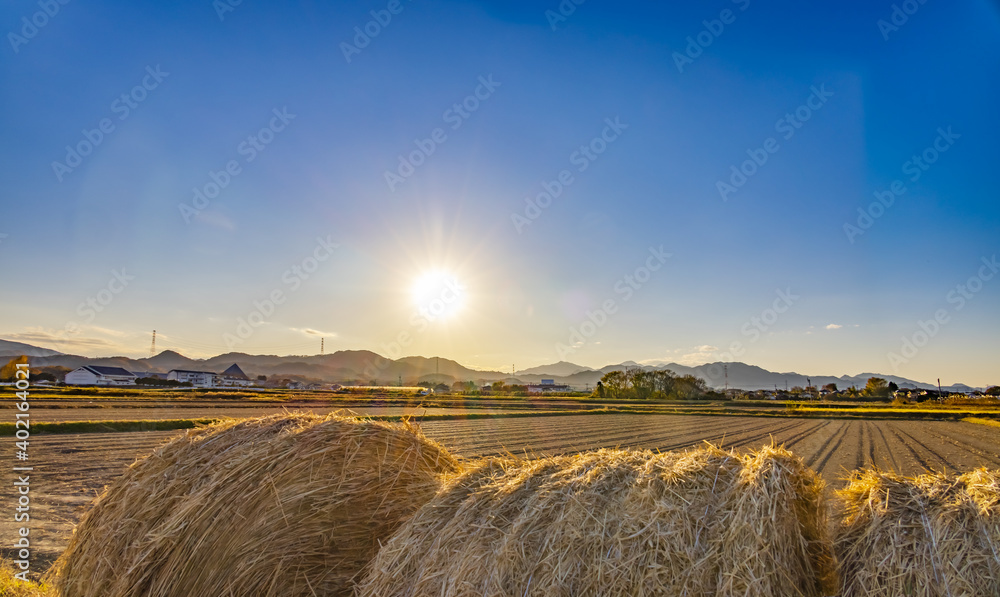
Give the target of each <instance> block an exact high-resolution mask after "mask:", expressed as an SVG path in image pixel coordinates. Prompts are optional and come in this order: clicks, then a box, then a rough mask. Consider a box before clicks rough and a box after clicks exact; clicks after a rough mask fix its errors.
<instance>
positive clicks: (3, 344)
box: [0, 340, 976, 392]
mask: <svg viewBox="0 0 1000 597" xmlns="http://www.w3.org/2000/svg"><path fill="white" fill-rule="evenodd" d="M20 355H27V356H29V357H31V358H30V361H31V364H32V366H35V367H47V366H61V367H68V368H70V369H75V368H77V367H79V366H81V365H88V364H90V365H105V366H113V367H122V368H124V369H127V370H129V371H132V372H134V373H142V372H153V373H166V372H168V371H170V370H171V369H188V370H194V371H215V372H219V371H223V370H224V369H226V368H227V367H229V366H230V365H232V364H233V363H236V364H237V365H239V366H240V368H241V369H242V370H243V371H245V372H246V374H247V375H249V376H250V377H251V378H254V377H256V376H258V375H267V376H271V375H284V376H289V377H296V378H302V379H312V380H318V381H325V382H339V383H343V382H349V383H368V382H370V381H372V380H375V381H377V382H378V383H380V384H392V385H395V384H396V383H399V382H402V383H403V384H406V385H409V384H414V383H417V382H421V381H433V382H438V381H440V382H444V383H451V382H453V381H489V382H492V381H496V380H504V382H506V383H538V382H540V381H541V380H542V379H552V380H554V381H555V382H556V383H561V384H566V385H569V386H572V387H574V388H579V389H584V388H587V387H590V388H593V387H594V386H595V385H596V384H597V382H598V381H599V380H600V379H601V377H602V376H603V375H604V374H605V373H607V372H609V371H614V370H624V369H626V368H630V369H631V368H642V369H645V370H649V371H651V370H657V369H668V370H670V371H672V372H673V373H675V374H677V375H694V376H696V377H700V378H702V379H704V380H706V381H707V382H708V384H709V386H711V387H714V388H720V389H721V388H723V387H725V386H726V385H727V383H728V386H729V387H730V388H740V389H744V390H766V389H775V388H778V389H785V388H786V387H788V388H791V387H794V386H803V387H804V386H806V385H807V384H808V383H810V382H811V383H812V385H814V386H817V387H820V386H823V385H825V384H828V383H835V384H837V387H838V388H840V389H845V388H847V387H850V386H852V385H854V386H857V387H859V388H860V387H864V385H865V382H866V381H867V380H868V378H869V377H882V378H884V379H886V380H889V381H893V382H895V383H896V384H897V385H899V387H901V388H927V389H933V388H935V387H936V386H935V385H934V384H932V383H925V382H918V381H914V380H911V379H906V378H903V377H899V376H895V375H888V374H884V373H859V374H857V375H842V376H831V375H805V374H800V373H795V372H788V373H781V372H774V371H768V370H766V369H763V368H761V367H757V366H754V365H747V364H745V363H738V362H736V363H721V362H720V363H706V364H704V365H698V366H696V367H690V366H685V365H679V364H677V363H659V364H655V365H640V364H639V363H636V362H634V361H625V362H623V363H618V364H614V365H607V366H605V367H602V368H600V369H592V368H590V367H584V366H582V365H577V364H575V363H568V362H565V361H560V362H558V363H553V364H551V365H541V366H538V367H531V368H528V369H523V370H520V371H517V372H515V374H514V376H513V377H512V376H511V375H510V373H509V372H502V371H480V370H476V369H470V368H468V367H465V366H464V365H462V364H460V363H458V362H456V361H453V360H450V359H444V358H438V357H430V358H428V357H420V356H411V357H404V358H401V359H396V360H389V359H386V358H384V357H382V356H381V355H378V354H376V353H374V352H371V351H367V350H342V351H337V352H335V353H333V354H326V355H311V356H275V355H250V354H245V353H240V352H232V353H226V354H221V355H218V356H215V357H212V358H210V359H191V358H188V357H186V356H184V355H182V354H180V353H177V352H174V351H172V350H165V351H163V352H161V353H160V354H158V355H156V356H153V357H151V358H147V359H131V358H128V357H105V358H91V357H85V356H80V355H68V354H62V353H59V352H57V351H54V350H49V349H46V348H40V347H37V346H31V345H29V344H23V343H20V342H10V341H7V340H0V360H2V359H4V358H13V357H15V356H20ZM944 389H946V390H949V391H952V392H970V391H972V390H974V389H976V388H971V387H969V386H967V385H964V384H954V385H951V386H945V387H944Z"/></svg>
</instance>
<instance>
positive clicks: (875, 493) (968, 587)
mask: <svg viewBox="0 0 1000 597" xmlns="http://www.w3.org/2000/svg"><path fill="white" fill-rule="evenodd" d="M837 493H838V496H839V497H840V498H841V500H843V502H844V509H845V517H844V520H843V521H842V523H841V525H840V527H839V529H838V532H837V539H836V552H837V555H838V558H839V560H840V566H841V570H840V576H841V583H842V586H843V597H869V596H875V595H879V596H881V595H906V596H912V597H938V596H941V597H973V596H976V597H978V596H980V595H984V596H985V595H1000V555H998V554H1000V508H998V506H1000V471H988V470H986V469H978V470H975V471H972V472H970V473H966V474H964V475H961V476H957V477H956V476H953V475H952V476H949V475H945V474H940V473H933V474H926V475H921V476H919V477H903V476H900V475H897V474H894V473H889V472H883V471H879V470H876V469H866V470H863V471H858V472H856V473H855V474H854V476H853V478H852V479H851V482H850V484H849V485H848V486H847V487H846V488H845V489H843V490H841V491H839V492H837Z"/></svg>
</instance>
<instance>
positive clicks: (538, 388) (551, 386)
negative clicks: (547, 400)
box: [528, 379, 570, 394]
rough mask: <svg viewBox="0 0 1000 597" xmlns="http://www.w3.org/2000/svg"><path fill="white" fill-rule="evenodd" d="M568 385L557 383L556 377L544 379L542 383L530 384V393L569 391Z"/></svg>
mask: <svg viewBox="0 0 1000 597" xmlns="http://www.w3.org/2000/svg"><path fill="white" fill-rule="evenodd" d="M569 391H570V388H569V386H566V385H561V384H557V383H556V382H555V380H554V379H543V380H542V383H540V384H528V393H529V394H546V393H549V392H569Z"/></svg>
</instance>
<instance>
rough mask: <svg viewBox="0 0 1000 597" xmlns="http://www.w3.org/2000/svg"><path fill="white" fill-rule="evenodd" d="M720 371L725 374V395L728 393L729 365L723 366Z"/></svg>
mask: <svg viewBox="0 0 1000 597" xmlns="http://www.w3.org/2000/svg"><path fill="white" fill-rule="evenodd" d="M722 371H723V372H724V373H725V374H726V393H727V394H728V393H729V365H727V364H723V365H722Z"/></svg>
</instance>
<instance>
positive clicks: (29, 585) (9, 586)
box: [0, 560, 56, 597]
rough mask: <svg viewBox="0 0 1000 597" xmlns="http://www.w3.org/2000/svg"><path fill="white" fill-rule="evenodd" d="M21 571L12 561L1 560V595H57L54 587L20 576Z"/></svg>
mask: <svg viewBox="0 0 1000 597" xmlns="http://www.w3.org/2000/svg"><path fill="white" fill-rule="evenodd" d="M20 571H21V570H20V569H19V568H17V567H15V566H14V564H13V563H12V562H10V561H8V560H0V597H55V595H56V592H55V590H53V589H52V587H50V586H48V585H44V584H40V583H37V582H35V581H33V580H21V579H20V578H18V577H17V576H16V575H17V573H18V572H20Z"/></svg>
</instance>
